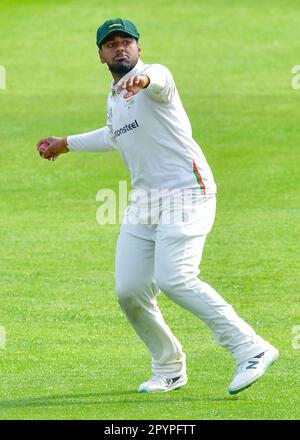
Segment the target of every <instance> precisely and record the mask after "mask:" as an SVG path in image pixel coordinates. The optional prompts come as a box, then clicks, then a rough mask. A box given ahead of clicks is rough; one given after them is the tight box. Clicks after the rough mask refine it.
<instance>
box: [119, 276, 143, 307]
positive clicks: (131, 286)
mask: <svg viewBox="0 0 300 440" xmlns="http://www.w3.org/2000/svg"><path fill="white" fill-rule="evenodd" d="M140 290H141V286H140V285H139V284H138V283H136V282H134V280H132V281H130V280H126V281H119V282H117V283H116V293H117V296H118V300H119V303H120V305H121V307H122V308H123V307H124V308H127V307H132V306H133V304H134V303H135V302H136V301H137V298H138V297H139V291H140Z"/></svg>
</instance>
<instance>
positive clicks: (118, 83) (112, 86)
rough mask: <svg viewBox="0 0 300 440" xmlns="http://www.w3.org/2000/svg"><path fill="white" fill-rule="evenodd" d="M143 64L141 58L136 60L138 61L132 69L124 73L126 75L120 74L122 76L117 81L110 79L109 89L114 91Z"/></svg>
mask: <svg viewBox="0 0 300 440" xmlns="http://www.w3.org/2000/svg"><path fill="white" fill-rule="evenodd" d="M143 66H144V63H143V61H142V60H140V59H139V60H138V62H137V63H136V65H135V66H134V68H133V69H131V70H130V71H129V72H128V73H126V75H124V76H122V78H121V79H120V80H119V81H118V82H115V81H112V83H111V89H112V91H113V93H116V92H117V90H118V88H119V86H120V85H121V84H122V83H123V82H124V81H126V79H127V78H130V77H131V76H134V75H135V74H137V73H138V72H139V71H141V70H142V67H143Z"/></svg>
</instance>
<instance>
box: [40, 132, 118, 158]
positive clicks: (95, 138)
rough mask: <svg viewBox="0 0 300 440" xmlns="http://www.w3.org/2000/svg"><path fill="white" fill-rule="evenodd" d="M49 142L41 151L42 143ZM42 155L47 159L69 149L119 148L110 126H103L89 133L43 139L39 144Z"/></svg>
mask: <svg viewBox="0 0 300 440" xmlns="http://www.w3.org/2000/svg"><path fill="white" fill-rule="evenodd" d="M45 142H47V143H48V144H49V146H48V147H47V148H46V149H45V150H43V152H41V150H40V146H41V144H43V143H45ZM37 149H38V151H39V152H40V155H41V156H42V157H43V158H45V159H52V160H53V159H55V158H56V157H57V156H59V155H60V154H62V153H68V152H69V151H90V152H97V151H99V152H101V151H112V150H115V149H117V145H116V142H115V138H114V136H113V134H112V131H111V129H110V127H108V126H106V127H102V128H99V129H98V130H93V131H90V132H88V133H82V134H75V135H72V136H68V137H66V138H56V137H49V138H46V139H41V140H40V141H39V142H38V144H37Z"/></svg>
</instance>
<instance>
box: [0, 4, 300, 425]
mask: <svg viewBox="0 0 300 440" xmlns="http://www.w3.org/2000/svg"><path fill="white" fill-rule="evenodd" d="M118 16H121V17H126V18H129V19H131V20H133V21H134V22H135V23H136V24H137V26H138V28H139V30H140V32H141V34H142V38H141V44H142V49H143V52H142V59H143V61H144V62H147V63H163V64H165V65H166V66H168V67H169V68H170V70H171V71H172V73H173V75H174V77H175V80H176V83H177V86H178V89H179V92H180V94H181V97H182V101H183V103H184V106H185V108H186V110H187V112H188V114H189V116H190V119H191V122H192V125H193V133H194V137H195V139H196V140H197V141H198V142H199V143H200V145H201V146H202V148H203V150H204V153H205V155H206V157H207V159H208V161H209V163H210V165H211V168H212V170H213V172H214V175H215V180H216V182H217V184H218V213H217V219H216V223H215V225H214V228H213V231H212V233H211V235H210V236H209V238H208V240H207V244H206V248H205V252H204V255H203V261H202V265H201V269H202V279H204V280H206V281H208V282H209V283H210V284H212V285H213V286H214V287H215V288H216V289H217V290H218V291H219V292H220V293H221V294H222V295H223V296H224V297H225V298H226V300H227V301H228V302H230V303H231V304H233V305H234V307H235V309H236V310H237V312H238V313H239V314H240V315H241V317H243V318H244V319H245V320H246V321H247V322H249V324H251V325H252V326H253V327H254V328H255V329H256V330H257V332H258V333H260V334H261V335H262V336H263V337H265V338H266V339H268V340H270V341H271V342H272V343H274V345H276V346H277V347H278V348H279V350H280V354H281V356H280V360H279V361H278V363H276V365H274V367H273V368H272V369H271V370H270V371H269V372H268V373H267V375H266V376H265V378H264V379H262V380H260V381H259V382H258V383H257V384H255V385H254V386H253V387H252V388H250V389H249V390H246V391H245V392H243V393H241V394H239V395H238V396H233V397H232V396H230V395H229V394H228V393H227V387H228V384H229V383H230V382H231V380H232V377H233V374H234V372H235V368H236V366H235V363H234V360H233V358H232V356H231V355H230V354H229V353H227V352H226V351H225V350H224V349H222V348H220V347H219V346H218V345H217V344H216V343H215V341H214V339H213V337H212V335H211V333H210V331H209V330H208V329H207V327H206V326H205V325H204V324H203V323H202V322H200V321H199V320H197V319H196V318H195V317H194V316H192V315H191V314H189V313H188V312H186V311H185V310H183V309H181V308H179V307H178V306H176V305H175V304H173V303H171V302H170V301H169V300H168V299H167V298H166V297H165V296H164V295H160V296H159V304H160V307H161V309H162V312H163V314H164V316H165V318H166V321H167V323H168V324H169V325H170V327H171V328H172V330H173V331H174V333H175V335H176V336H177V337H178V338H179V339H180V341H181V342H182V344H183V347H184V350H185V351H186V353H187V356H188V372H189V383H188V385H187V386H186V387H185V388H183V389H182V390H180V391H177V392H173V393H166V394H161V395H145V394H141V395H139V394H138V393H137V392H136V391H137V387H138V385H139V384H140V383H141V382H143V381H144V380H146V379H148V377H149V376H150V374H151V371H150V358H149V356H148V353H147V351H146V349H145V347H144V345H143V344H142V343H141V342H140V341H139V340H138V339H137V336H136V335H135V333H134V332H133V330H132V329H131V327H130V326H129V324H128V323H127V321H126V319H125V317H123V315H122V313H121V310H120V308H119V305H118V302H117V299H116V295H115V292H114V256H115V244H116V240H117V236H118V231H119V225H107V226H100V225H99V224H98V223H97V222H96V210H97V208H98V206H99V202H97V201H96V193H97V191H98V190H100V189H101V188H112V189H115V190H117V188H118V182H119V180H126V179H127V180H128V182H129V181H130V180H129V175H128V172H127V170H126V168H125V165H123V163H122V160H121V157H120V156H119V154H118V152H113V153H106V154H105V153H103V154H95V153H89V154H82V153H81V154H79V153H73V154H68V155H65V156H63V157H60V158H59V160H58V161H56V162H54V163H51V162H48V161H45V160H41V159H40V158H39V156H38V155H37V153H36V151H35V144H36V142H37V141H38V139H40V138H42V137H46V136H49V135H55V136H65V135H68V134H75V133H82V132H85V131H89V130H93V129H95V128H98V127H100V126H103V125H105V114H106V96H107V94H108V92H109V89H110V82H111V77H110V74H109V72H108V71H107V69H106V67H105V66H103V65H100V62H99V61H98V54H97V49H96V45H95V33H96V29H97V27H98V26H99V25H100V24H101V23H102V22H103V21H104V20H105V19H107V18H110V17H118ZM299 19H300V3H299V1H293V0H290V1H284V0H282V1H279V0H269V1H267V0H261V1H259V2H255V1H253V0H242V1H238V0H236V1H235V0H230V1H229V0H213V1H209V2H206V1H204V0H201V1H199V0H197V1H196V0H186V1H185V2H182V1H180V0H172V1H171V0H164V1H158V0H151V1H147V2H144V1H143V2H141V1H133V2H130V3H126V2H125V3H124V2H121V1H120V0H117V1H114V2H111V1H108V0H102V1H96V0H89V1H87V2H81V1H79V0H74V1H72V0H70V1H68V0H64V1H38V0H31V1H26V2H24V1H21V0H20V1H17V0H2V1H1V7H0V34H1V38H0V65H3V66H4V67H5V69H6V75H7V88H6V90H0V133H1V137H0V144H1V148H0V163H1V173H0V191H1V195H0V206H1V217H0V231H1V232H0V234H1V249H0V257H1V266H0V271H1V278H0V287H1V307H0V325H1V326H3V327H5V330H6V336H7V341H6V348H5V349H3V350H0V419H148V420H151V419H152V420H153V419H179V420H180V419H297V418H299V415H300V399H299V395H300V394H299V381H298V379H299V368H300V350H297V349H295V348H294V349H293V347H292V338H293V335H292V329H293V326H296V325H300V313H299V234H300V226H299V223H300V222H299V220H300V217H299V216H300V197H299V184H300V178H299V163H300V162H299V161H300V153H299V102H300V90H293V89H292V87H291V80H292V74H291V69H292V67H293V66H295V65H299V64H300V58H299Z"/></svg>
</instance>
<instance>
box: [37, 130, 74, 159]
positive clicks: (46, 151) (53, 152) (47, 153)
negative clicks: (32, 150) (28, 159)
mask: <svg viewBox="0 0 300 440" xmlns="http://www.w3.org/2000/svg"><path fill="white" fill-rule="evenodd" d="M43 144H48V146H45V145H43ZM36 148H37V151H38V152H39V155H40V156H41V157H43V158H44V159H48V160H55V159H56V158H57V157H58V156H59V155H60V154H63V153H68V152H69V149H68V147H67V138H59V137H54V136H51V137H48V138H45V139H41V140H39V141H38V143H37V146H36Z"/></svg>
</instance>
